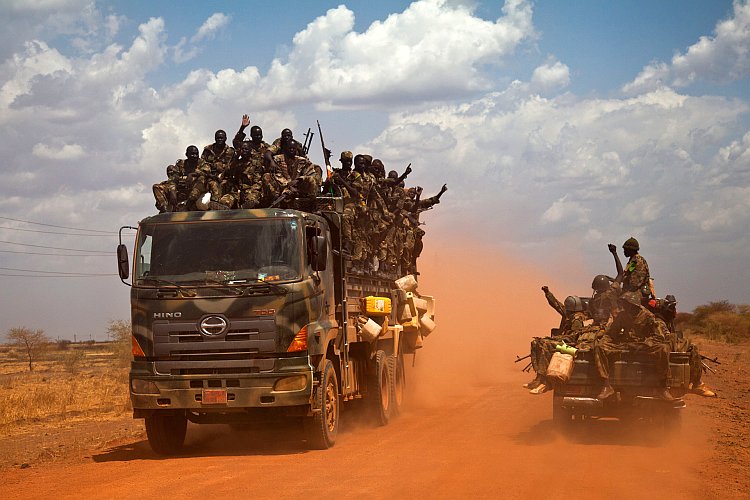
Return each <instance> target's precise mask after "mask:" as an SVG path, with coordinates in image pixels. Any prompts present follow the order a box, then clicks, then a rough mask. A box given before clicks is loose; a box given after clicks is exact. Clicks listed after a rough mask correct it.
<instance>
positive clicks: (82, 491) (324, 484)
mask: <svg viewBox="0 0 750 500" xmlns="http://www.w3.org/2000/svg"><path fill="white" fill-rule="evenodd" d="M475 253H477V254H478V255H477V257H476V260H477V262H478V263H481V262H488V261H490V260H491V259H497V258H498V257H497V256H495V255H492V254H489V253H487V254H482V253H481V251H479V250H477V251H475ZM457 258H458V257H457V255H456V254H455V253H451V252H450V250H449V249H448V250H443V253H442V254H441V256H440V257H439V258H438V257H436V256H434V255H433V256H431V258H430V259H429V260H428V264H427V265H425V270H424V271H423V276H424V278H423V280H422V281H421V282H420V289H421V291H422V292H423V293H428V294H433V295H435V296H436V297H437V298H438V314H437V317H438V329H436V330H435V332H434V333H433V334H432V335H430V337H428V338H427V339H426V340H425V348H424V349H422V350H420V351H418V354H417V356H416V360H415V366H414V367H412V366H411V364H412V361H413V360H412V358H411V356H409V357H407V406H406V408H405V411H404V413H403V414H402V415H401V416H399V417H398V418H396V419H394V420H393V421H392V422H391V423H390V424H389V425H388V426H386V427H375V426H373V425H372V424H371V423H369V422H368V421H366V419H365V418H364V417H363V416H362V415H361V414H360V413H359V412H356V411H352V410H347V409H345V410H344V411H342V415H341V431H340V433H339V437H338V441H337V443H336V446H335V447H333V448H332V449H330V450H326V451H309V450H308V449H307V447H306V444H305V442H304V439H303V435H302V432H301V430H300V428H299V426H298V425H296V424H295V423H289V422H280V423H276V424H274V425H266V426H257V427H253V428H249V429H247V430H244V431H236V430H232V429H230V428H229V427H228V426H223V425H216V426H196V425H193V424H190V425H189V427H188V437H187V440H186V446H185V450H184V453H183V454H182V455H180V456H176V457H169V458H165V457H161V456H158V455H156V454H154V453H153V452H152V451H151V449H150V448H149V446H148V442H147V441H146V439H145V433H144V432H143V426H142V425H143V424H142V421H133V420H132V419H131V418H130V416H129V415H127V414H122V413H113V414H110V415H105V416H102V415H99V416H97V417H96V418H97V420H96V421H91V420H86V419H85V418H84V417H85V416H81V420H80V421H73V422H70V421H66V422H62V423H61V422H59V421H49V422H37V423H34V424H31V425H29V426H26V427H24V428H19V429H18V432H17V433H15V434H13V435H10V436H6V437H3V438H0V497H2V498H15V499H21V498H91V497H94V498H138V497H143V498H152V497H156V496H160V497H162V496H165V495H169V496H170V497H176V498H180V497H191V498H195V497H206V496H209V495H210V496H213V497H217V498H224V497H227V498H239V497H244V498H246V497H249V496H252V497H254V498H300V497H303V496H310V495H314V496H316V497H322V496H326V497H328V496H345V497H355V496H356V497H365V498H404V497H414V498H428V497H429V498H457V497H459V498H576V499H578V498H638V499H640V498H747V494H748V493H747V492H748V491H750V439H749V438H750V432H749V429H748V425H749V424H748V422H749V421H750V414H749V409H750V375H749V374H748V372H749V370H748V369H747V366H748V363H749V362H750V342H746V343H743V344H739V345H727V344H721V343H716V342H710V341H707V340H701V339H696V342H697V343H698V344H699V346H700V347H701V352H702V353H703V354H705V355H708V356H711V357H714V356H717V357H718V358H719V361H720V362H721V365H710V366H711V367H712V368H714V369H715V370H716V372H717V373H716V374H713V373H708V374H707V375H706V377H705V381H706V383H707V384H708V385H710V386H711V387H712V388H714V389H715V390H716V391H717V393H718V397H717V398H710V399H709V398H701V397H699V396H696V395H688V396H686V402H687V408H686V409H685V410H684V415H683V417H684V418H683V427H682V430H681V432H679V433H677V434H675V435H672V436H670V437H664V436H662V435H655V434H654V433H653V432H651V431H649V430H648V429H644V428H640V427H635V428H628V427H625V426H623V425H621V423H620V422H618V421H615V420H598V421H591V422H588V423H587V424H588V425H587V426H586V427H581V428H578V429H576V430H575V431H573V432H565V433H561V432H559V431H558V430H556V429H555V427H553V425H552V421H551V406H552V402H551V394H550V393H547V394H543V395H539V396H532V395H530V394H528V392H527V391H526V390H524V389H522V388H521V384H522V383H524V382H526V381H528V380H529V379H530V378H531V377H530V375H529V374H527V373H522V372H521V368H523V367H522V366H520V365H522V363H518V364H514V363H513V360H514V359H515V355H516V354H521V355H523V354H525V353H526V352H528V342H529V340H530V337H531V336H533V335H539V332H544V331H548V329H549V327H550V326H555V324H556V323H557V321H559V319H558V318H556V317H555V314H554V311H551V309H549V308H548V307H547V306H546V303H545V301H544V297H543V295H542V294H541V292H540V291H539V286H540V285H541V284H544V281H543V277H539V276H536V275H535V274H534V273H533V271H532V270H530V269H524V268H523V266H521V265H518V264H515V263H514V264H513V265H505V266H502V267H500V266H498V267H499V269H500V270H498V271H497V272H496V275H490V276H487V274H488V273H487V271H486V270H484V271H483V272H484V275H483V276H485V277H486V279H485V280H483V281H486V282H487V283H488V284H487V285H486V287H484V288H483V287H482V286H479V285H477V284H476V283H472V284H471V286H470V287H467V286H465V285H461V283H462V282H464V281H465V279H464V277H465V273H466V272H473V270H472V269H468V271H467V269H466V268H463V269H462V270H460V272H459V271H458V270H456V271H454V270H453V269H454V268H455V267H454V266H453V267H452V266H450V265H448V263H449V262H450V261H451V259H457ZM505 263H506V264H508V263H507V261H506V262H505ZM438 269H440V275H439V276H440V278H439V279H437V278H433V279H430V277H431V276H438V273H437V271H438ZM475 271H476V270H475ZM477 272H478V271H477ZM527 282H528V283H531V284H527ZM497 283H511V284H514V286H503V287H498V286H497ZM515 284H517V286H515ZM552 285H554V283H552ZM482 301H485V302H486V303H487V304H489V305H490V306H491V309H492V310H491V311H489V312H488V311H486V310H484V309H483V308H482V307H481V305H482ZM520 304H529V305H528V306H523V307H522V306H520Z"/></svg>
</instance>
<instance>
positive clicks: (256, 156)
mask: <svg viewBox="0 0 750 500" xmlns="http://www.w3.org/2000/svg"><path fill="white" fill-rule="evenodd" d="M248 125H250V117H249V116H248V115H242V125H240V129H239V130H238V131H237V133H236V134H235V136H234V139H232V145H233V146H234V148H235V149H237V150H239V149H240V146H241V145H242V143H243V142H246V141H245V137H246V136H245V129H246V128H247V127H248ZM270 147H271V146H270V145H269V144H268V143H267V142H265V141H264V140H263V129H261V128H260V127H259V126H258V125H253V126H252V127H250V158H251V159H252V161H253V162H255V163H256V169H257V168H258V166H260V167H261V168H265V167H266V166H267V165H266V164H265V160H264V158H265V155H266V151H268V149H269V148H270Z"/></svg>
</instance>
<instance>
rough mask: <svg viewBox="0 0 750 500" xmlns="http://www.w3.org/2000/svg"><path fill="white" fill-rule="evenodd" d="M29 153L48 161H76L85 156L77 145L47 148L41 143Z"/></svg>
mask: <svg viewBox="0 0 750 500" xmlns="http://www.w3.org/2000/svg"><path fill="white" fill-rule="evenodd" d="M31 152H32V154H33V155H34V156H36V157H38V158H45V159H48V160H77V159H78V158H81V157H82V156H83V155H84V154H85V151H84V150H83V148H82V147H81V146H80V145H79V144H63V145H62V146H57V147H56V146H48V145H46V144H42V143H41V142H40V143H38V144H35V145H34V147H33V148H32V150H31Z"/></svg>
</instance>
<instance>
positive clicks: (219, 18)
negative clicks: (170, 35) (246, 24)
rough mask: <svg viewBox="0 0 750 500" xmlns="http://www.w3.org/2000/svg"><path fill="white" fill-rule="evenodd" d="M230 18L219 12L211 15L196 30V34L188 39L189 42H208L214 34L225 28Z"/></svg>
mask: <svg viewBox="0 0 750 500" xmlns="http://www.w3.org/2000/svg"><path fill="white" fill-rule="evenodd" d="M230 20H231V17H230V16H228V15H226V14H223V13H221V12H216V13H215V14H212V15H211V16H210V17H209V18H208V19H206V20H205V22H204V23H203V24H202V25H201V27H200V28H198V32H197V33H196V34H195V35H193V37H192V38H191V39H190V41H191V42H193V43H195V42H200V41H202V40H210V39H211V38H213V37H214V36H216V33H217V32H218V31H219V30H221V29H222V28H224V27H225V26H227V25H228V24H229V21H230Z"/></svg>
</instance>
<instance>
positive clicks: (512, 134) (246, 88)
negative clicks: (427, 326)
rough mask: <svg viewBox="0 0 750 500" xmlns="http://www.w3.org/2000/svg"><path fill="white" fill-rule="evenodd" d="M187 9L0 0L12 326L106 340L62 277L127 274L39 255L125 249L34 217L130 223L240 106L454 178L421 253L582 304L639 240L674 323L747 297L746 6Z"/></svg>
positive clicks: (460, 4) (0, 195)
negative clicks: (459, 258) (450, 246)
mask: <svg viewBox="0 0 750 500" xmlns="http://www.w3.org/2000/svg"><path fill="white" fill-rule="evenodd" d="M175 5H176V4H175V3H166V2H164V3H161V2H145V1H129V2H106V1H101V2H96V1H91V0H67V1H64V0H45V1H30V0H24V1H22V0H10V1H7V2H3V3H2V5H0V19H2V21H0V22H1V23H3V26H2V28H3V29H2V30H0V68H2V70H1V71H0V137H2V139H0V154H2V156H3V158H4V162H3V165H2V167H0V216H2V217H5V219H1V220H0V240H2V241H3V242H5V243H0V263H1V264H0V267H3V268H5V269H3V270H0V274H4V275H5V276H2V275H0V283H1V284H2V285H3V286H2V287H0V288H1V289H2V290H3V291H2V292H1V293H2V297H0V298H1V301H0V331H4V330H7V329H8V328H10V327H13V326H19V325H26V326H29V327H35V328H44V329H45V330H47V331H48V332H49V333H51V334H52V335H53V336H56V335H60V336H67V337H72V334H73V333H78V334H79V335H83V336H87V335H88V334H91V335H95V336H99V337H100V338H101V337H102V336H103V333H102V332H103V330H104V327H105V325H106V321H107V320H108V319H118V318H125V317H127V315H128V299H127V289H125V287H123V286H122V285H120V284H119V282H118V280H117V279H116V278H112V279H110V278H100V277H89V278H63V277H61V276H60V275H57V276H56V277H54V278H53V277H52V274H53V273H54V272H61V271H63V272H86V273H92V274H95V273H111V272H112V271H113V269H114V264H113V263H114V259H113V258H112V259H110V258H109V257H107V258H104V257H94V256H91V257H79V258H74V257H62V256H41V255H33V254H32V253H31V251H32V250H33V249H35V248H37V247H32V246H30V245H38V246H42V247H43V246H52V247H61V248H77V249H89V250H90V249H95V250H109V249H111V248H113V247H114V245H115V243H116V241H114V239H113V237H112V236H109V237H106V236H104V237H94V236H91V237H83V236H80V235H79V236H73V235H71V234H63V235H49V234H47V233H35V232H31V231H30V230H40V229H44V228H45V226H39V225H34V224H28V223H25V222H19V221H30V222H36V223H41V224H50V225H53V226H63V227H68V228H70V227H72V228H84V229H97V230H108V231H115V230H116V229H117V228H119V226H120V225H123V224H134V223H136V222H137V221H138V220H139V219H141V218H143V217H145V216H147V215H150V214H152V213H153V211H154V209H153V199H152V195H151V185H152V184H153V183H155V182H158V181H159V180H161V178H162V177H163V176H164V168H165V166H166V165H167V164H169V163H172V162H174V161H175V159H177V158H179V157H181V156H182V153H183V152H184V150H185V147H186V146H187V145H188V144H197V145H198V146H199V147H201V146H203V145H205V144H208V143H209V142H211V139H212V137H213V131H214V130H216V129H217V128H224V129H226V130H227V132H229V134H230V135H231V134H232V133H233V132H234V131H235V130H236V128H237V127H238V126H239V121H240V117H241V115H242V114H243V113H245V112H247V113H249V114H250V115H251V118H252V119H253V121H254V122H255V123H258V124H260V125H261V126H262V127H263V129H264V133H265V136H266V139H267V140H273V139H274V138H275V137H276V136H277V135H278V132H279V131H280V130H281V129H282V128H284V127H290V128H292V129H293V130H294V132H295V135H297V136H298V137H299V136H301V135H302V134H303V133H304V131H305V130H307V128H308V127H314V125H315V120H316V119H318V120H320V122H321V124H322V125H323V127H324V133H325V136H326V142H327V145H328V146H329V147H330V148H331V149H333V150H334V153H336V154H337V153H338V152H340V151H341V150H345V149H351V150H354V151H358V152H369V153H372V154H373V155H374V156H376V157H380V158H381V159H382V160H383V161H384V162H385V164H386V166H387V168H389V169H390V168H393V169H397V170H402V169H403V168H404V167H405V166H406V164H408V163H410V162H411V163H412V165H413V167H414V173H413V174H412V176H411V177H410V181H411V182H412V183H413V184H419V185H422V186H424V188H425V189H426V190H427V191H428V192H433V191H437V190H438V189H439V187H440V185H442V183H443V182H447V183H448V186H449V192H448V194H447V195H446V196H445V197H444V201H443V203H441V205H440V207H439V209H436V210H435V211H434V212H432V213H430V214H428V216H427V217H426V219H427V220H428V223H429V229H428V240H427V245H428V250H429V248H430V247H429V245H437V246H439V242H440V240H441V238H450V239H453V240H458V239H462V240H464V241H466V242H468V243H469V244H473V243H478V244H482V245H489V246H493V247H497V248H498V249H500V250H501V251H502V252H504V253H505V254H506V255H509V256H512V257H517V258H522V259H524V260H526V261H528V262H530V263H531V264H532V265H534V266H535V267H538V268H539V269H540V270H541V271H542V272H544V273H547V274H549V275H550V276H551V283H552V284H554V285H556V286H558V287H559V288H564V287H569V290H566V291H565V292H561V293H579V294H585V293H588V287H589V284H590V281H591V277H593V275H595V274H598V273H600V272H610V271H611V269H610V268H611V264H610V257H609V255H608V253H607V252H606V244H607V243H608V242H610V241H612V242H615V243H617V244H618V245H620V244H621V243H622V241H624V240H625V239H626V238H627V237H628V236H631V235H633V236H636V237H637V238H638V239H639V240H641V245H642V248H643V251H644V254H645V255H646V257H647V258H648V260H649V263H650V264H651V269H652V274H654V276H655V277H656V282H657V292H660V295H664V294H666V293H673V294H675V295H676V296H677V297H678V300H680V304H681V307H682V308H683V310H685V309H691V308H692V307H695V306H696V305H699V304H701V303H705V302H707V301H710V300H721V299H728V300H730V301H733V302H738V303H748V302H750V295H749V292H748V288H747V286H746V281H747V277H748V275H747V273H746V272H744V266H745V261H746V260H747V257H748V256H749V254H748V252H747V248H749V246H748V244H749V243H750V241H749V239H750V237H748V234H750V204H749V203H748V199H749V197H750V187H749V185H750V184H749V182H750V133H748V128H749V127H748V124H749V123H750V120H748V116H749V115H748V111H750V85H748V74H749V73H750V56H748V54H750V7H748V5H747V2H744V1H743V2H731V1H660V2H652V1H631V2H600V1H593V0H592V1H579V2H552V1H538V2H527V1H524V0H509V1H507V2H502V1H476V2H473V1H472V2H470V1H455V0H451V1H449V0H421V1H418V2H414V3H409V2H396V1H385V2H371V1H370V2H360V1H357V2H348V3H342V4H339V3H336V2H197V1H195V2H180V3H179V8H175ZM316 140H317V138H316ZM316 144H317V142H316ZM311 158H312V159H313V161H316V162H320V161H321V160H322V158H321V155H320V154H319V152H318V151H317V149H315V148H314V149H313V150H312V154H311ZM12 219H16V220H12ZM60 231H65V230H60ZM68 232H72V231H68ZM78 233H79V234H80V231H78ZM108 238H109V239H108ZM94 241H97V242H100V243H96V244H95V243H94ZM23 245H26V246H23ZM16 251H22V252H23V253H13V252H16ZM38 253H41V252H38ZM49 253H55V251H53V250H50V252H49ZM602 268H603V269H602ZM17 269H21V270H24V271H15V270H17ZM28 270H34V271H35V272H31V271H28ZM686 270H688V271H687V272H686ZM38 271H46V273H40V272H38ZM9 274H24V276H7V275H9ZM29 274H33V275H34V276H40V275H44V276H48V277H46V278H42V277H34V278H31V277H29ZM660 287H661V288H660ZM71 291H72V293H71ZM102 297H104V298H102ZM40 304H43V306H40ZM81 317H85V318H89V319H90V324H91V327H90V329H91V330H93V331H91V332H80V331H77V329H79V328H80V327H79V326H78V325H80V321H79V319H80V318H81ZM87 323H88V322H87Z"/></svg>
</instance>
